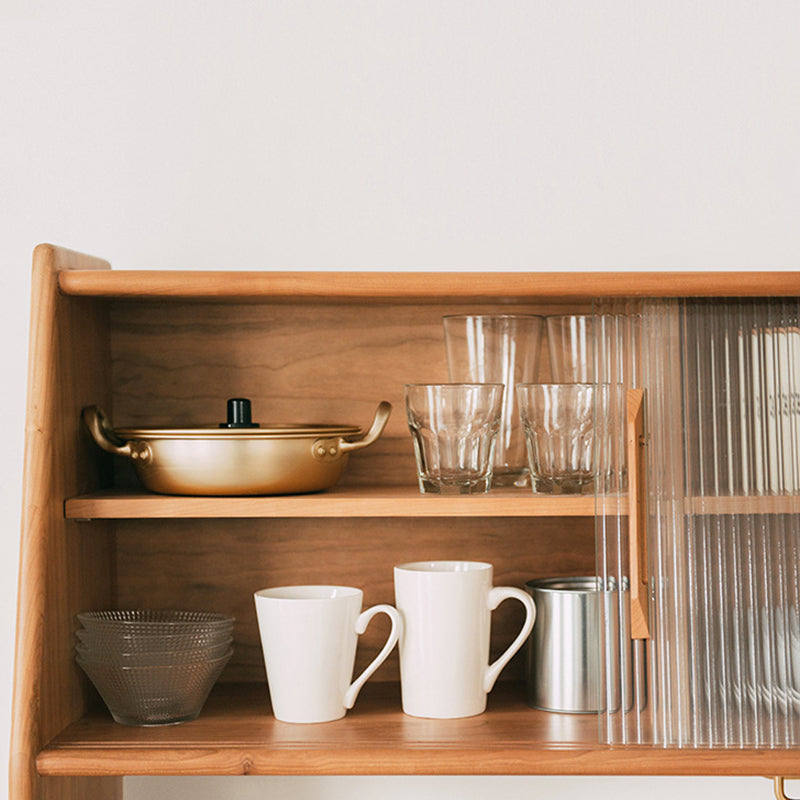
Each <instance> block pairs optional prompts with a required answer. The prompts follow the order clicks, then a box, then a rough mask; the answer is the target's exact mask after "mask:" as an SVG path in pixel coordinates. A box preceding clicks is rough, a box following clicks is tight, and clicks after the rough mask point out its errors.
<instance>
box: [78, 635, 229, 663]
mask: <svg viewBox="0 0 800 800" xmlns="http://www.w3.org/2000/svg"><path fill="white" fill-rule="evenodd" d="M232 645H233V638H232V637H230V636H228V637H227V638H226V639H224V640H223V641H222V642H220V643H219V644H212V645H208V646H207V647H192V648H190V649H186V650H153V651H149V650H134V651H133V652H128V651H127V650H122V649H118V648H113V647H108V646H104V645H102V644H100V645H95V644H77V645H76V646H75V652H76V654H77V656H78V658H80V659H81V660H82V661H90V662H93V663H97V664H118V665H119V666H123V667H144V666H148V667H149V666H169V665H172V664H194V663H197V662H198V661H209V660H213V659H216V658H221V657H222V656H224V655H225V653H227V652H228V650H230V649H231V646H232Z"/></svg>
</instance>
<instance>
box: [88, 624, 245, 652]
mask: <svg viewBox="0 0 800 800" xmlns="http://www.w3.org/2000/svg"><path fill="white" fill-rule="evenodd" d="M75 636H76V638H77V639H78V643H79V645H80V646H83V647H86V648H89V649H91V650H94V651H96V652H102V651H114V652H117V653H165V652H166V653H172V652H176V651H179V650H184V651H185V650H198V649H205V648H207V647H212V646H214V645H219V644H223V643H225V642H229V641H230V640H231V630H227V629H226V630H220V631H216V632H215V633H213V634H209V633H193V632H191V631H188V632H182V633H149V634H148V633H138V634H130V635H128V636H121V635H119V634H115V633H108V632H104V631H96V630H89V631H87V630H79V631H75Z"/></svg>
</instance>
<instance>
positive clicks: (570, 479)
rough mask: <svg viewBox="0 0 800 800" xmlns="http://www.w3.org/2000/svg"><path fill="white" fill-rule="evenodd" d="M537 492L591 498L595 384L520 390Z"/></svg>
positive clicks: (529, 386) (522, 387)
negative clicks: (588, 495)
mask: <svg viewBox="0 0 800 800" xmlns="http://www.w3.org/2000/svg"><path fill="white" fill-rule="evenodd" d="M517 399H518V401H519V409H520V417H521V419H522V427H523V429H524V431H525V438H526V442H527V446H528V464H529V466H530V470H531V484H532V487H533V491H534V492H537V493H547V494H591V493H592V492H593V491H594V488H595V467H594V448H595V426H594V418H593V417H594V403H595V387H594V386H593V385H592V384H590V383H538V384H535V383H527V384H521V385H519V386H517Z"/></svg>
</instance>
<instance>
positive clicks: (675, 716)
mask: <svg viewBox="0 0 800 800" xmlns="http://www.w3.org/2000/svg"><path fill="white" fill-rule="evenodd" d="M621 305H626V306H627V307H625V308H622V309H621ZM620 316H628V317H629V318H630V320H631V321H630V322H623V321H620V320H618V319H617V318H618V317H620ZM595 317H596V318H597V319H599V320H603V322H601V323H600V324H599V326H598V327H599V329H600V330H602V329H603V327H604V325H605V324H606V323H608V324H613V325H614V327H615V328H616V329H617V330H627V331H628V335H626V336H622V337H619V336H617V337H616V338H615V337H610V338H608V337H607V338H606V339H605V340H604V339H603V338H602V337H600V336H598V337H596V338H597V341H596V348H597V351H598V364H599V365H600V366H601V367H603V368H604V369H605V367H606V366H607V367H608V369H607V371H602V369H601V371H599V372H598V374H597V380H598V381H599V382H605V381H617V382H619V383H620V384H622V385H624V386H625V387H626V388H630V387H637V388H643V389H644V390H645V409H646V426H645V436H644V441H645V446H644V447H643V448H642V449H641V450H640V453H641V454H642V457H643V458H644V459H645V466H646V475H647V490H646V501H645V502H646V517H647V535H646V545H647V556H646V558H647V572H648V581H649V583H648V588H649V616H648V619H649V633H650V638H647V639H636V640H633V642H632V643H631V642H630V641H623V637H624V633H621V634H620V637H619V642H618V648H617V649H618V651H619V652H620V653H621V654H622V653H626V654H627V653H628V652H630V653H631V662H632V665H633V682H632V684H631V685H632V686H633V687H634V693H633V702H632V703H631V704H630V705H629V706H627V707H626V706H625V705H624V704H623V705H622V706H619V705H618V706H616V707H615V706H614V704H613V703H612V702H610V699H611V698H612V697H614V696H615V693H617V694H618V692H619V689H618V688H617V689H614V688H612V686H611V684H613V683H614V682H615V681H616V679H617V676H612V674H611V672H610V671H609V670H607V675H606V678H607V681H608V684H609V686H608V691H607V699H608V702H607V708H606V709H605V712H604V714H602V715H601V717H602V724H603V731H604V735H605V737H606V739H607V740H608V741H610V742H654V743H661V744H664V745H670V746H706V745H716V746H731V747H744V746H758V747H778V746H785V745H795V744H798V742H800V622H799V617H798V608H799V607H800V603H799V602H798V601H799V600H800V588H799V587H800V575H798V571H799V570H800V565H799V563H798V562H799V560H800V308H799V307H798V300H797V299H796V298H790V299H784V300H761V299H759V300H739V299H732V300H694V299H684V300H644V301H641V303H640V304H639V305H638V307H637V308H633V304H630V303H629V304H620V303H619V302H618V301H614V302H599V303H597V304H596V307H595ZM632 329H635V330H636V331H637V335H635V336H631V335H630V330H632ZM607 348H611V349H617V350H618V352H617V353H616V354H613V355H609V354H607V353H604V350H606V349H607ZM615 424H618V425H623V424H624V421H623V420H622V419H621V416H620V418H619V419H617V420H616V422H615ZM605 456H606V457H607V458H609V459H612V460H613V459H615V458H618V463H617V464H615V465H613V467H612V465H610V464H609V465H606V467H602V466H600V467H599V469H601V470H602V469H611V468H614V469H616V470H618V471H619V472H620V474H623V473H624V472H625V470H626V469H630V468H631V465H630V464H628V463H627V462H626V455H625V452H624V450H623V451H620V452H619V453H616V452H615V451H614V450H613V448H609V449H608V450H607V452H606V453H605ZM600 488H601V492H600V493H599V494H598V523H597V525H598V531H597V533H598V536H597V542H598V550H597V553H598V570H599V574H600V575H601V576H602V577H603V578H604V579H606V580H608V581H613V582H615V583H619V585H623V584H624V583H625V581H626V577H627V576H628V575H629V570H630V557H629V556H628V555H627V554H628V553H629V547H630V541H629V536H628V525H629V516H628V514H629V512H630V506H629V501H630V500H631V498H629V497H628V496H627V494H626V492H625V487H624V486H620V487H616V488H613V490H611V491H605V492H604V493H603V491H602V487H600ZM606 488H608V487H606ZM622 595H624V593H620V607H619V609H618V611H617V612H615V614H614V615H610V614H607V617H606V619H605V621H604V622H605V625H606V628H607V630H609V631H613V630H615V625H616V624H617V617H620V618H623V619H624V614H625V609H624V605H625V598H624V597H623V596H622ZM623 627H624V626H623ZM609 638H611V637H609ZM611 647H612V645H611V644H610V643H607V649H608V650H610V649H611ZM620 677H622V676H620Z"/></svg>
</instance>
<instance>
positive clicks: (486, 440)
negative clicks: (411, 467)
mask: <svg viewBox="0 0 800 800" xmlns="http://www.w3.org/2000/svg"><path fill="white" fill-rule="evenodd" d="M503 390H504V387H503V384H502V383H480V384H478V383H443V384H442V383H440V384H419V383H417V384H408V385H407V386H406V413H407V416H408V427H409V430H410V431H411V436H412V439H413V441H414V453H415V455H416V459H417V478H418V481H419V489H420V491H421V492H422V493H423V494H424V493H434V494H477V493H482V492H488V491H489V488H490V487H491V484H492V460H493V455H494V447H495V441H496V438H497V432H498V431H499V429H500V418H501V411H502V402H503Z"/></svg>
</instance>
